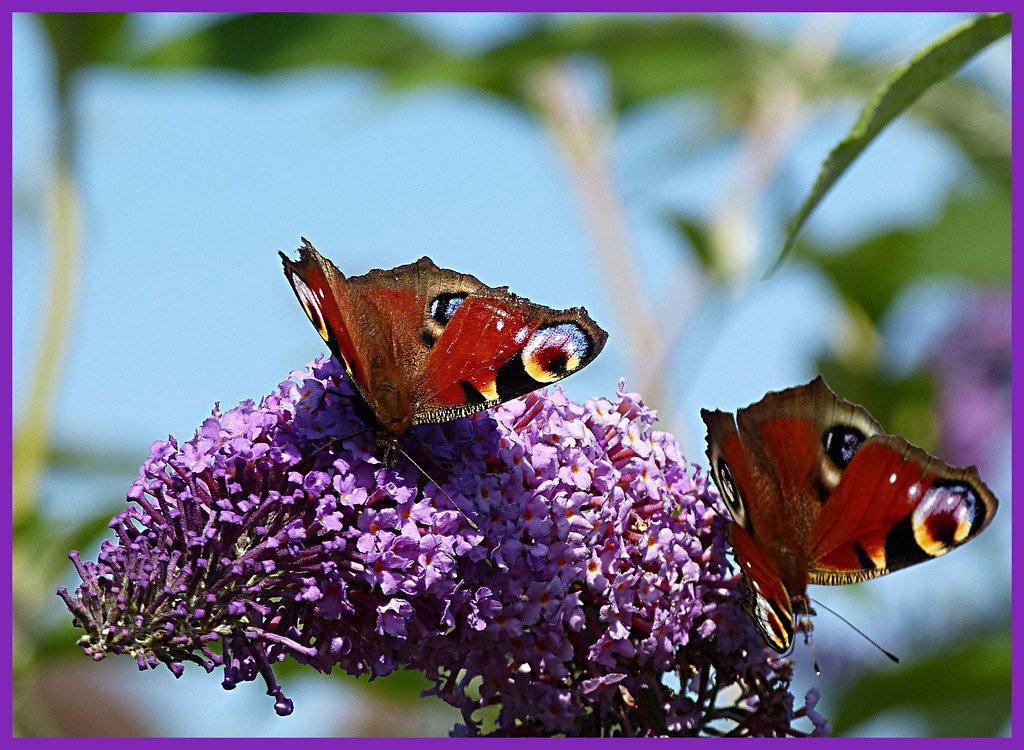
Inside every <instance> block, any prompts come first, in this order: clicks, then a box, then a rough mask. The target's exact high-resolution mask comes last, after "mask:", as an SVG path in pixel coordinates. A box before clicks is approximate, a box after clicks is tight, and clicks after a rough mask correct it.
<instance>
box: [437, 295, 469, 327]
mask: <svg viewBox="0 0 1024 750" xmlns="http://www.w3.org/2000/svg"><path fill="white" fill-rule="evenodd" d="M468 296H469V295H468V294H466V293H465V292H459V293H457V294H452V293H450V292H445V293H444V294H439V295H437V296H436V297H434V299H433V301H431V303H430V317H431V318H433V319H434V321H436V322H437V323H438V324H439V325H441V326H442V327H444V326H446V325H448V323H449V322H451V319H452V318H454V317H455V313H457V312H458V311H459V307H460V306H461V305H462V303H463V302H465V301H466V297H468Z"/></svg>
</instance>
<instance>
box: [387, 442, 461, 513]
mask: <svg viewBox="0 0 1024 750" xmlns="http://www.w3.org/2000/svg"><path fill="white" fill-rule="evenodd" d="M398 452H399V453H401V454H402V455H403V456H405V457H406V458H408V459H409V462H410V463H411V464H412V465H413V466H415V467H416V468H417V470H419V472H420V474H422V475H423V476H425V477H426V478H427V479H429V480H430V481H431V482H433V483H434V486H435V487H437V489H439V490H440V491H441V494H442V495H444V496H445V497H446V498H448V502H450V503H451V504H452V505H453V506H454V507H455V510H457V511H459V513H461V514H462V517H463V518H465V519H466V523H468V524H469V525H470V527H471V528H472V529H473V531H475V532H477V533H480V527H479V526H477V525H476V523H474V522H473V519H472V518H470V517H469V516H467V515H466V511H464V510H463V509H462V508H461V507H459V504H458V503H457V502H455V501H454V500H452V496H451V495H449V494H448V493H447V492H445V490H444V487H442V486H441V483H440V482H438V481H437V480H436V479H434V478H433V477H432V476H430V474H428V473H427V470H426V469H424V468H423V467H422V466H420V465H419V464H418V463H417V462H416V459H415V458H413V457H412V456H410V455H409V452H408V451H407V450H405V448H403V447H402V446H398Z"/></svg>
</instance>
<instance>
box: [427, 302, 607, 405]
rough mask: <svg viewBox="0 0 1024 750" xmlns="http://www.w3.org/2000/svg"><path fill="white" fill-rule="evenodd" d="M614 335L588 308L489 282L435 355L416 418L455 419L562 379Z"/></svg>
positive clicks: (452, 323) (453, 321)
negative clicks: (557, 306)
mask: <svg viewBox="0 0 1024 750" xmlns="http://www.w3.org/2000/svg"><path fill="white" fill-rule="evenodd" d="M606 339H607V334H606V333H605V332H604V331H603V330H602V329H601V328H600V327H599V326H598V325H597V324H596V323H595V322H594V321H593V320H592V319H591V318H590V316H589V315H588V314H587V311H586V310H584V309H583V308H579V307H577V308H573V309H571V310H553V309H551V308H548V307H544V306H543V305H537V304H534V303H532V302H530V301H529V300H526V299H523V298H522V297H517V296H516V295H514V294H511V293H510V292H508V291H507V290H506V289H503V288H502V289H491V288H487V287H485V288H484V289H482V290H480V292H479V293H477V294H472V295H469V296H467V297H466V298H465V299H464V300H463V301H461V302H460V303H459V304H458V306H457V308H456V309H455V310H454V311H453V312H452V314H451V316H450V318H449V319H448V320H447V322H446V325H445V327H444V330H443V331H442V332H441V333H440V335H439V336H438V338H437V340H436V342H435V343H434V345H433V347H432V348H431V350H430V353H429V354H428V355H427V358H426V362H425V370H424V372H423V373H422V378H421V379H419V381H418V383H419V385H418V387H417V398H416V402H417V404H418V408H417V414H416V421H417V422H437V421H444V420H447V419H452V418H453V417H452V416H449V415H451V414H452V413H455V415H456V416H461V415H462V414H465V413H471V412H472V411H477V410H479V409H486V408H488V407H491V406H494V405H496V404H499V403H502V402H504V401H508V400H510V399H513V398H517V397H519V396H522V395H525V394H527V393H530V392H531V391H534V390H536V389H538V388H541V387H543V386H545V385H549V384H551V383H555V382H557V381H559V380H561V379H562V378H564V377H566V376H568V375H571V374H572V373H574V372H576V371H577V370H579V369H581V368H583V367H585V366H586V365H587V364H589V363H590V362H591V361H593V359H594V357H596V356H597V355H598V354H599V353H600V351H601V349H602V347H604V344H605V341H606Z"/></svg>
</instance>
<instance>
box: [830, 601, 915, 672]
mask: <svg viewBox="0 0 1024 750" xmlns="http://www.w3.org/2000/svg"><path fill="white" fill-rule="evenodd" d="M811 601H812V602H814V603H815V604H817V605H818V606H819V607H821V608H822V609H823V610H825V611H826V612H831V613H832V614H833V615H835V616H836V617H838V618H839V619H840V620H842V621H843V622H845V623H846V624H847V625H849V626H850V627H851V628H853V630H854V632H856V633H858V634H860V636H861V637H862V638H863V639H864V640H866V641H867V642H868V643H870V644H871V645H872V646H874V647H875V648H877V649H878V650H879V651H881V652H882V653H883V654H885V655H886V656H888V657H889V658H890V659H892V660H893V661H894V662H895V663H896V664H899V663H900V657H898V656H896V654H894V653H892V652H891V651H886V650H885V649H884V648H882V647H881V646H879V645H878V643H876V642H875V641H874V640H873V639H871V638H869V637H868V635H867V633H865V632H864V631H863V630H861V629H860V628H858V627H857V626H856V625H854V624H853V623H852V622H850V621H849V620H847V619H846V618H845V617H843V616H842V615H841V614H839V613H838V612H836V611H835V610H834V609H832V608H831V607H829V606H826V605H825V604H822V603H821V602H819V601H818V600H817V599H811Z"/></svg>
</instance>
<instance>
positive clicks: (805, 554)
mask: <svg viewBox="0 0 1024 750" xmlns="http://www.w3.org/2000/svg"><path fill="white" fill-rule="evenodd" d="M701 416H702V417H703V419H704V423H705V425H707V430H708V433H707V445H708V449H707V455H708V459H709V461H710V465H711V476H712V478H713V479H714V482H715V484H716V485H717V487H718V491H719V492H720V493H721V495H722V499H723V500H724V501H725V505H726V508H728V510H729V513H730V515H731V516H732V521H733V522H732V523H731V524H730V527H729V536H730V541H731V542H732V547H733V551H734V553H735V556H736V559H737V561H738V563H739V567H740V570H741V572H742V573H743V575H744V577H745V578H746V582H747V599H746V602H745V604H746V609H747V612H748V614H749V615H750V616H751V617H752V619H753V620H754V622H755V623H756V625H757V627H758V629H759V630H760V632H761V634H762V635H763V636H764V639H765V641H766V642H767V643H768V644H769V645H770V646H771V647H772V648H774V649H775V650H776V651H779V652H780V653H784V652H787V651H788V650H789V649H790V646H791V644H792V641H793V632H794V624H795V623H796V624H797V625H799V626H800V627H801V629H803V630H804V632H805V633H807V632H809V630H810V620H809V617H810V615H812V614H814V611H813V609H812V608H811V606H810V601H809V598H808V596H807V586H808V584H825V585H838V584H845V583H856V582H858V581H865V580H868V579H870V578H876V577H878V576H881V575H885V574H887V573H892V572H893V571H896V570H900V569H902V568H906V567H908V566H910V565H916V564H917V563H921V562H924V561H926V560H931V559H932V558H935V557H938V556H940V555H944V554H945V553H947V552H949V551H950V550H953V549H956V548H957V547H960V546H961V545H963V544H966V543H967V542H969V541H970V540H971V539H973V538H974V537H975V536H977V535H978V534H979V533H980V532H981V531H982V530H983V529H984V528H985V527H986V526H988V524H989V522H990V521H991V520H992V517H993V516H994V515H995V512H996V508H997V506H998V504H999V503H998V501H997V500H996V498H995V496H993V494H992V492H991V491H990V490H989V489H988V487H986V486H985V484H984V483H983V482H982V481H981V478H980V477H979V476H978V472H977V470H976V469H975V468H974V467H973V466H971V467H968V468H966V469H957V468H954V467H951V466H949V465H947V464H945V463H943V462H942V461H940V460H939V459H937V458H935V457H934V456H931V455H929V454H928V453H926V452H925V451H923V450H921V449H920V448H917V447H915V446H913V445H911V444H910V443H908V442H907V441H906V440H904V439H903V438H902V437H899V436H896V435H887V434H886V433H885V432H884V431H883V430H882V427H881V425H879V423H878V422H876V421H875V420H874V418H872V416H871V415H870V414H869V413H868V412H867V410H865V409H864V408H863V407H860V406H857V405H855V404H851V403H850V402H848V401H844V400H842V399H840V398H839V397H837V396H836V394H835V393H833V392H832V390H831V389H830V388H829V387H828V386H827V385H826V384H825V381H824V380H822V379H821V378H820V377H818V378H815V379H814V380H812V381H811V382H810V383H807V384H805V385H801V386H797V387H794V388H788V389H786V390H783V391H778V392H772V393H769V394H767V395H766V396H765V397H764V398H763V399H761V400H760V401H758V402H757V403H755V404H752V405H750V406H748V407H746V408H744V409H740V410H739V411H737V413H736V415H735V418H734V417H733V415H732V414H731V413H728V412H722V411H708V410H707V409H704V410H701ZM893 658H894V657H893Z"/></svg>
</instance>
